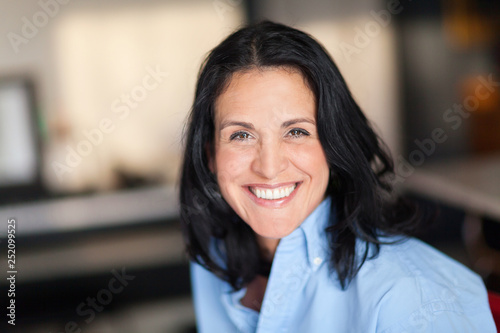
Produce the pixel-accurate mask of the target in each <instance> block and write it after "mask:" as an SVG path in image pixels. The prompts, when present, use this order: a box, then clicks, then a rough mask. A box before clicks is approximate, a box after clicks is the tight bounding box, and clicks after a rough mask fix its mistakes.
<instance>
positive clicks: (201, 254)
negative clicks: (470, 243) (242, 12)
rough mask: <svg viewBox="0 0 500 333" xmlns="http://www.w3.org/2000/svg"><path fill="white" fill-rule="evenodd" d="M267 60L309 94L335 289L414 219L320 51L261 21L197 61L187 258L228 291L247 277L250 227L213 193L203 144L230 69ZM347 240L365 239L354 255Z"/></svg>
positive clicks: (187, 168) (186, 197) (183, 192)
mask: <svg viewBox="0 0 500 333" xmlns="http://www.w3.org/2000/svg"><path fill="white" fill-rule="evenodd" d="M270 67H282V68H292V69H295V70H298V71H299V72H300V73H301V74H302V75H303V76H304V78H305V79H306V81H307V83H308V84H309V87H310V89H311V90H312V91H313V93H314V96H315V98H316V103H317V104H316V105H317V119H316V123H317V127H318V135H319V140H320V142H321V145H322V147H323V150H324V152H325V155H326V159H327V162H328V165H329V168H330V171H331V175H332V176H331V177H330V183H329V185H328V187H327V193H326V194H327V195H330V196H331V198H332V212H334V214H335V215H334V214H331V222H330V224H329V226H328V228H327V229H326V230H325V237H328V241H329V244H330V248H331V260H330V268H331V269H332V271H335V272H336V273H337V276H338V279H339V281H340V283H341V286H342V287H343V288H345V287H346V286H347V285H348V283H349V282H350V281H351V280H352V278H353V277H354V276H355V275H356V273H357V272H358V271H359V268H360V267H361V266H362V265H363V263H364V262H365V260H366V259H367V258H369V255H368V254H369V249H370V247H371V246H373V247H374V248H375V251H374V252H373V253H374V256H375V255H377V254H378V252H379V247H380V244H382V243H383V242H382V241H381V240H380V239H381V236H382V235H411V234H413V233H414V232H415V230H416V226H417V224H418V223H417V222H418V217H417V214H416V210H415V209H414V208H413V207H412V206H411V205H409V204H408V203H406V202H404V201H403V200H402V199H400V198H394V196H393V195H391V194H392V186H391V184H390V181H389V179H390V178H391V177H390V176H391V175H393V162H392V160H391V158H390V156H389V154H388V153H387V149H386V148H385V145H384V144H383V143H382V141H381V140H380V138H379V137H378V136H377V134H376V133H375V132H374V131H373V130H372V128H371V126H370V124H369V123H368V121H367V119H366V117H365V116H364V115H363V113H362V111H361V109H360V108H359V106H358V105H357V104H356V102H355V101H354V99H353V97H352V96H351V93H350V91H349V89H348V87H347V85H346V83H345V81H344V79H343V78H342V75H341V74H340V72H339V70H338V68H337V66H336V65H335V63H334V62H333V60H332V58H331V57H330V56H329V54H328V52H327V51H326V50H325V49H324V48H323V47H322V46H321V44H320V43H318V42H317V41H316V40H315V39H314V38H312V37H311V36H310V35H308V34H306V33H304V32H302V31H299V30H296V29H294V28H291V27H288V26H285V25H282V24H277V23H273V22H270V21H263V22H260V23H257V24H253V25H249V26H246V27H244V28H241V29H239V30H237V31H236V32H234V33H232V34H231V35H230V36H229V37H227V38H226V39H225V40H224V41H222V42H221V43H220V44H219V45H218V46H217V47H215V48H214V49H213V50H212V51H211V52H210V53H209V54H208V56H207V58H206V59H205V61H204V62H203V64H202V66H201V69H200V72H199V75H198V82H197V85H196V93H195V98H194V103H193V106H192V110H191V113H190V115H189V118H188V121H187V126H186V128H185V133H184V135H185V152H184V161H183V165H182V169H181V177H180V184H179V185H180V204H181V214H180V216H181V223H182V231H183V236H184V240H185V243H186V249H187V252H188V255H189V257H190V259H191V260H194V261H195V262H197V263H199V264H201V265H203V266H204V267H206V268H207V269H208V270H210V271H211V272H213V273H214V274H216V275H217V276H219V277H220V278H222V279H224V280H226V281H228V282H229V283H230V284H231V285H232V286H233V288H234V289H240V288H241V287H243V286H245V285H246V284H247V283H248V282H250V281H251V280H252V279H253V278H254V277H255V276H256V274H257V271H258V269H259V264H260V255H259V249H258V245H257V241H256V238H255V234H254V232H253V230H252V229H251V228H250V227H249V226H248V225H247V223H245V222H244V221H243V220H242V219H241V218H240V217H239V216H238V215H237V214H236V213H235V212H234V211H233V210H232V208H231V207H230V206H229V205H228V204H227V202H226V201H225V200H224V198H223V197H222V196H221V194H220V191H219V188H218V184H217V180H216V177H215V175H214V174H212V173H211V172H210V170H209V168H208V156H207V153H209V152H208V151H207V150H208V149H209V150H210V152H211V153H212V154H213V152H214V146H213V143H214V116H215V114H214V112H215V110H214V105H215V101H216V99H217V97H218V96H219V95H220V94H221V93H222V92H223V91H224V89H225V88H226V87H227V86H228V84H229V82H230V80H231V77H232V75H233V74H234V73H236V72H241V71H248V70H252V69H265V68H270ZM388 176H389V177H388ZM357 241H362V242H363V243H362V244H364V245H365V247H364V251H361V252H362V253H356V242H357ZM370 258H371V257H370Z"/></svg>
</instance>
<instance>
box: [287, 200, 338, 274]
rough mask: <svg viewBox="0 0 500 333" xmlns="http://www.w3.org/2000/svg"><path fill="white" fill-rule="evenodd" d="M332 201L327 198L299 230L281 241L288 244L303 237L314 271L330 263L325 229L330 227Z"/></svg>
mask: <svg viewBox="0 0 500 333" xmlns="http://www.w3.org/2000/svg"><path fill="white" fill-rule="evenodd" d="M331 201H332V200H331V197H329V196H328V197H326V198H325V199H324V200H323V201H322V202H321V203H320V204H319V205H318V207H316V208H315V209H314V211H313V212H312V213H311V214H309V216H308V217H307V218H306V219H305V220H304V221H303V222H302V224H301V225H300V226H299V227H298V228H297V229H295V230H294V231H293V232H292V233H291V234H290V235H288V236H286V237H284V238H283V239H282V240H281V241H280V243H281V242H283V241H285V242H288V241H290V240H292V239H296V238H302V237H303V238H304V239H305V246H306V251H307V253H306V255H307V260H308V263H309V265H310V267H311V268H312V269H313V270H316V269H318V268H319V266H321V264H322V263H323V262H325V261H328V256H329V253H330V250H329V244H328V237H327V234H326V232H325V229H326V227H328V225H330V215H331ZM334 216H335V214H334ZM278 246H279V245H278Z"/></svg>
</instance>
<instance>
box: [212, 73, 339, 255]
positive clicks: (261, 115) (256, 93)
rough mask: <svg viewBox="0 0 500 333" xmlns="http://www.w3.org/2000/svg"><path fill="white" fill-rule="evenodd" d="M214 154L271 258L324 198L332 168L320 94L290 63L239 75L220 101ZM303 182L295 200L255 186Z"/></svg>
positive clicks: (223, 185) (216, 167)
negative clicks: (264, 194) (322, 137)
mask: <svg viewBox="0 0 500 333" xmlns="http://www.w3.org/2000/svg"><path fill="white" fill-rule="evenodd" d="M214 125H215V156H213V157H212V156H211V157H209V167H210V170H211V171H212V172H213V173H215V174H216V176H217V181H218V184H219V187H220V190H221V194H222V196H223V197H224V199H225V200H226V201H227V203H228V204H229V205H230V206H231V208H232V209H233V210H234V211H235V212H236V213H237V214H238V215H239V216H240V217H241V218H242V219H243V220H244V221H245V222H246V223H247V224H248V225H249V226H250V227H251V228H252V230H253V231H254V232H255V233H256V235H257V240H258V242H259V245H260V247H261V249H262V253H263V255H264V257H267V259H268V260H272V258H273V256H274V252H275V251H276V247H277V245H278V243H279V240H280V239H281V238H282V237H285V236H287V235H289V234H290V233H291V232H292V231H293V230H295V229H296V228H297V227H298V226H299V225H300V224H301V223H302V222H303V221H304V219H305V218H306V217H307V216H308V215H309V214H310V213H311V212H312V211H313V210H314V209H315V208H316V207H317V206H318V205H319V204H320V203H321V201H322V200H323V199H324V196H325V191H326V188H327V185H328V180H329V175H330V172H329V168H328V164H327V162H326V158H325V154H324V151H323V148H322V146H321V143H320V141H319V138H318V133H317V129H316V103H315V98H314V94H313V93H312V91H311V90H310V89H309V87H308V86H307V84H306V82H305V80H304V78H303V76H302V75H301V74H300V73H299V72H298V71H295V70H293V69H289V68H266V69H252V70H250V71H245V72H237V73H235V74H233V76H232V78H231V81H230V82H229V85H228V86H227V88H226V89H225V91H224V92H223V93H222V94H221V95H220V96H219V97H218V98H217V100H216V103H215V124H214ZM295 184H298V186H297V188H295V190H294V191H293V192H292V193H291V194H290V196H289V197H288V198H283V199H278V200H266V199H258V198H257V196H255V194H254V193H252V191H251V190H250V189H249V187H252V188H255V187H258V188H269V187H271V188H275V187H276V186H279V187H283V186H284V187H290V186H294V185H295Z"/></svg>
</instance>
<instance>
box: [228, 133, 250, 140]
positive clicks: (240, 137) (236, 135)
mask: <svg viewBox="0 0 500 333" xmlns="http://www.w3.org/2000/svg"><path fill="white" fill-rule="evenodd" d="M249 137H250V134H248V133H247V132H236V133H234V134H233V135H231V137H230V138H229V139H230V140H231V141H232V140H237V141H243V140H246V139H248V138H249Z"/></svg>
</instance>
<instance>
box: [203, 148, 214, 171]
mask: <svg viewBox="0 0 500 333" xmlns="http://www.w3.org/2000/svg"><path fill="white" fill-rule="evenodd" d="M205 154H207V161H208V169H209V170H210V172H211V173H215V161H214V156H213V153H212V149H211V147H210V143H208V142H207V143H206V144H205Z"/></svg>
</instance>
